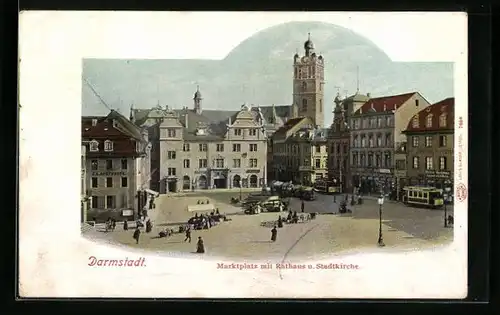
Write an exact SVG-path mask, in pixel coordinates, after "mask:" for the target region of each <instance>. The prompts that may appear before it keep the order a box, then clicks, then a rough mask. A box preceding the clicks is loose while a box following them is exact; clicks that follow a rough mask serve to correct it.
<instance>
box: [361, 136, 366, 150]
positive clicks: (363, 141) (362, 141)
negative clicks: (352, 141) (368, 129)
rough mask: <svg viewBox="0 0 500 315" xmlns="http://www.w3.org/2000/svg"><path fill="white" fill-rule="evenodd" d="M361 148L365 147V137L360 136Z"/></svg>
mask: <svg viewBox="0 0 500 315" xmlns="http://www.w3.org/2000/svg"><path fill="white" fill-rule="evenodd" d="M361 147H363V148H364V147H366V137H365V136H361Z"/></svg>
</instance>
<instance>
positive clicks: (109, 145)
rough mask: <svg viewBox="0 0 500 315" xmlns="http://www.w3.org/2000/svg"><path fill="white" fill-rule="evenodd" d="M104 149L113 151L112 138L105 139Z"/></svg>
mask: <svg viewBox="0 0 500 315" xmlns="http://www.w3.org/2000/svg"><path fill="white" fill-rule="evenodd" d="M104 151H106V152H110V151H113V142H112V141H110V140H106V141H104Z"/></svg>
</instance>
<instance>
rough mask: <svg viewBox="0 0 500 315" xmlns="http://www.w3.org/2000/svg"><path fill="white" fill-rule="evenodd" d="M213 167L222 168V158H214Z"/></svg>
mask: <svg viewBox="0 0 500 315" xmlns="http://www.w3.org/2000/svg"><path fill="white" fill-rule="evenodd" d="M215 167H217V168H223V167H224V159H216V160H215Z"/></svg>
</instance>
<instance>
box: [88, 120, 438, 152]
mask: <svg viewBox="0 0 500 315" xmlns="http://www.w3.org/2000/svg"><path fill="white" fill-rule="evenodd" d="M446 125H447V116H446V114H444V113H443V114H441V116H439V127H446ZM91 151H92V150H91Z"/></svg>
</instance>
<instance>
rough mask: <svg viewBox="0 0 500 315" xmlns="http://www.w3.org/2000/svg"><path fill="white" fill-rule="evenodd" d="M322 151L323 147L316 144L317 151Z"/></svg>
mask: <svg viewBox="0 0 500 315" xmlns="http://www.w3.org/2000/svg"><path fill="white" fill-rule="evenodd" d="M320 152H321V147H320V146H319V145H317V146H316V153H320Z"/></svg>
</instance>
